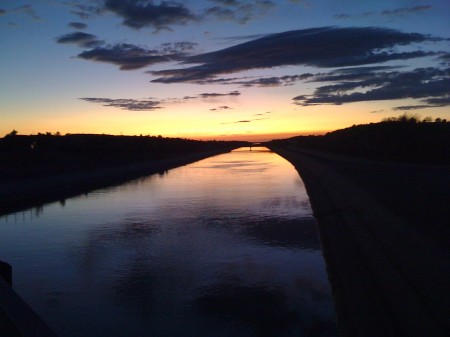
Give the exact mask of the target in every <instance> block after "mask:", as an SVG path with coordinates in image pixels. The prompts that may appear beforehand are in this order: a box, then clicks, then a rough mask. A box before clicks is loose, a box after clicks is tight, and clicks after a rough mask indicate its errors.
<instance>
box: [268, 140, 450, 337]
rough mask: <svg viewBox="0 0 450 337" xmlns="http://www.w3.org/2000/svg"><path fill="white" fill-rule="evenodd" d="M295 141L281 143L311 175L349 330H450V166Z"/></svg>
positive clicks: (342, 327)
mask: <svg viewBox="0 0 450 337" xmlns="http://www.w3.org/2000/svg"><path fill="white" fill-rule="evenodd" d="M278 145H281V144H278ZM287 145H288V144H287V143H285V144H284V147H278V148H273V150H274V151H275V152H277V153H278V154H280V155H282V156H283V157H285V158H286V159H287V160H289V161H290V162H291V163H292V164H293V165H294V166H295V167H296V169H297V170H298V171H299V173H300V175H301V177H302V179H303V181H304V182H305V185H306V188H307V191H308V194H309V196H310V200H311V204H312V207H313V211H314V213H315V216H316V218H317V219H318V222H319V227H320V233H321V241H322V245H323V251H324V256H325V260H326V262H327V268H328V274H329V277H330V282H331V285H332V288H333V295H334V297H335V303H336V311H337V316H338V326H339V331H340V333H341V335H342V336H361V337H363V336H364V337H369V336H418V337H419V336H420V337H422V336H450V305H449V303H450V288H449V285H450V245H449V244H448V243H449V242H450V207H449V205H450V167H449V166H430V165H417V164H405V163H398V162H397V163H394V162H388V161H385V162H380V161H371V160H365V159H356V158H354V157H353V158H352V157H343V156H340V155H331V154H324V153H320V152H314V151H311V150H301V149H299V148H298V147H294V149H293V150H292V149H291V150H288V149H287Z"/></svg>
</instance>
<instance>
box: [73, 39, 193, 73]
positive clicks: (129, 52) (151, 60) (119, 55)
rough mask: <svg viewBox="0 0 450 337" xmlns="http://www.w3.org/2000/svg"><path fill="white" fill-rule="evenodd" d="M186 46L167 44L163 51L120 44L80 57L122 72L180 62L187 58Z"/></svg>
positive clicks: (92, 51) (80, 55) (91, 51)
mask: <svg viewBox="0 0 450 337" xmlns="http://www.w3.org/2000/svg"><path fill="white" fill-rule="evenodd" d="M185 50H186V45H185V44H180V45H178V46H177V45H172V46H171V47H169V46H168V45H167V44H165V45H164V46H163V48H161V49H146V48H143V47H139V46H136V45H133V44H130V43H119V44H114V45H108V46H104V47H96V48H93V49H91V50H86V51H84V52H82V53H80V54H78V57H79V58H81V59H84V60H90V61H97V62H104V63H111V64H114V65H117V66H119V69H121V70H134V69H140V68H144V67H147V66H149V65H153V64H157V63H163V62H169V61H174V60H179V59H181V58H182V57H184V56H185Z"/></svg>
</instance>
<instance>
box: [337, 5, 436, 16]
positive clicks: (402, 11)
mask: <svg viewBox="0 0 450 337" xmlns="http://www.w3.org/2000/svg"><path fill="white" fill-rule="evenodd" d="M431 8H432V6H431V5H419V6H413V7H400V8H394V9H385V10H381V11H372V12H365V13H361V14H356V15H355V14H348V13H339V14H336V15H334V17H335V18H336V19H339V20H348V19H361V18H369V17H376V16H378V17H383V16H387V17H391V18H392V17H403V16H407V15H411V14H416V13H419V12H424V11H428V10H430V9H431Z"/></svg>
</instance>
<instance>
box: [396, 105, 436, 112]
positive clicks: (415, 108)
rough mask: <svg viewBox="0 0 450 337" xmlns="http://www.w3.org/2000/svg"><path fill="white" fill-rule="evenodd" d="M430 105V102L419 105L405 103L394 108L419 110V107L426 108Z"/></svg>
mask: <svg viewBox="0 0 450 337" xmlns="http://www.w3.org/2000/svg"><path fill="white" fill-rule="evenodd" d="M429 107H430V105H428V104H419V105H403V106H397V107H395V108H393V109H392V110H394V111H409V110H417V109H425V108H429Z"/></svg>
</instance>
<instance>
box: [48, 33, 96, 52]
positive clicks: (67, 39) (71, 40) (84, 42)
mask: <svg viewBox="0 0 450 337" xmlns="http://www.w3.org/2000/svg"><path fill="white" fill-rule="evenodd" d="M55 40H56V42H57V43H61V44H75V45H77V46H79V47H85V48H92V47H97V46H100V45H102V44H104V42H103V41H101V40H99V39H97V36H95V35H92V34H88V33H84V32H74V33H69V34H65V35H61V36H59V37H57V38H56V39H55Z"/></svg>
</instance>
